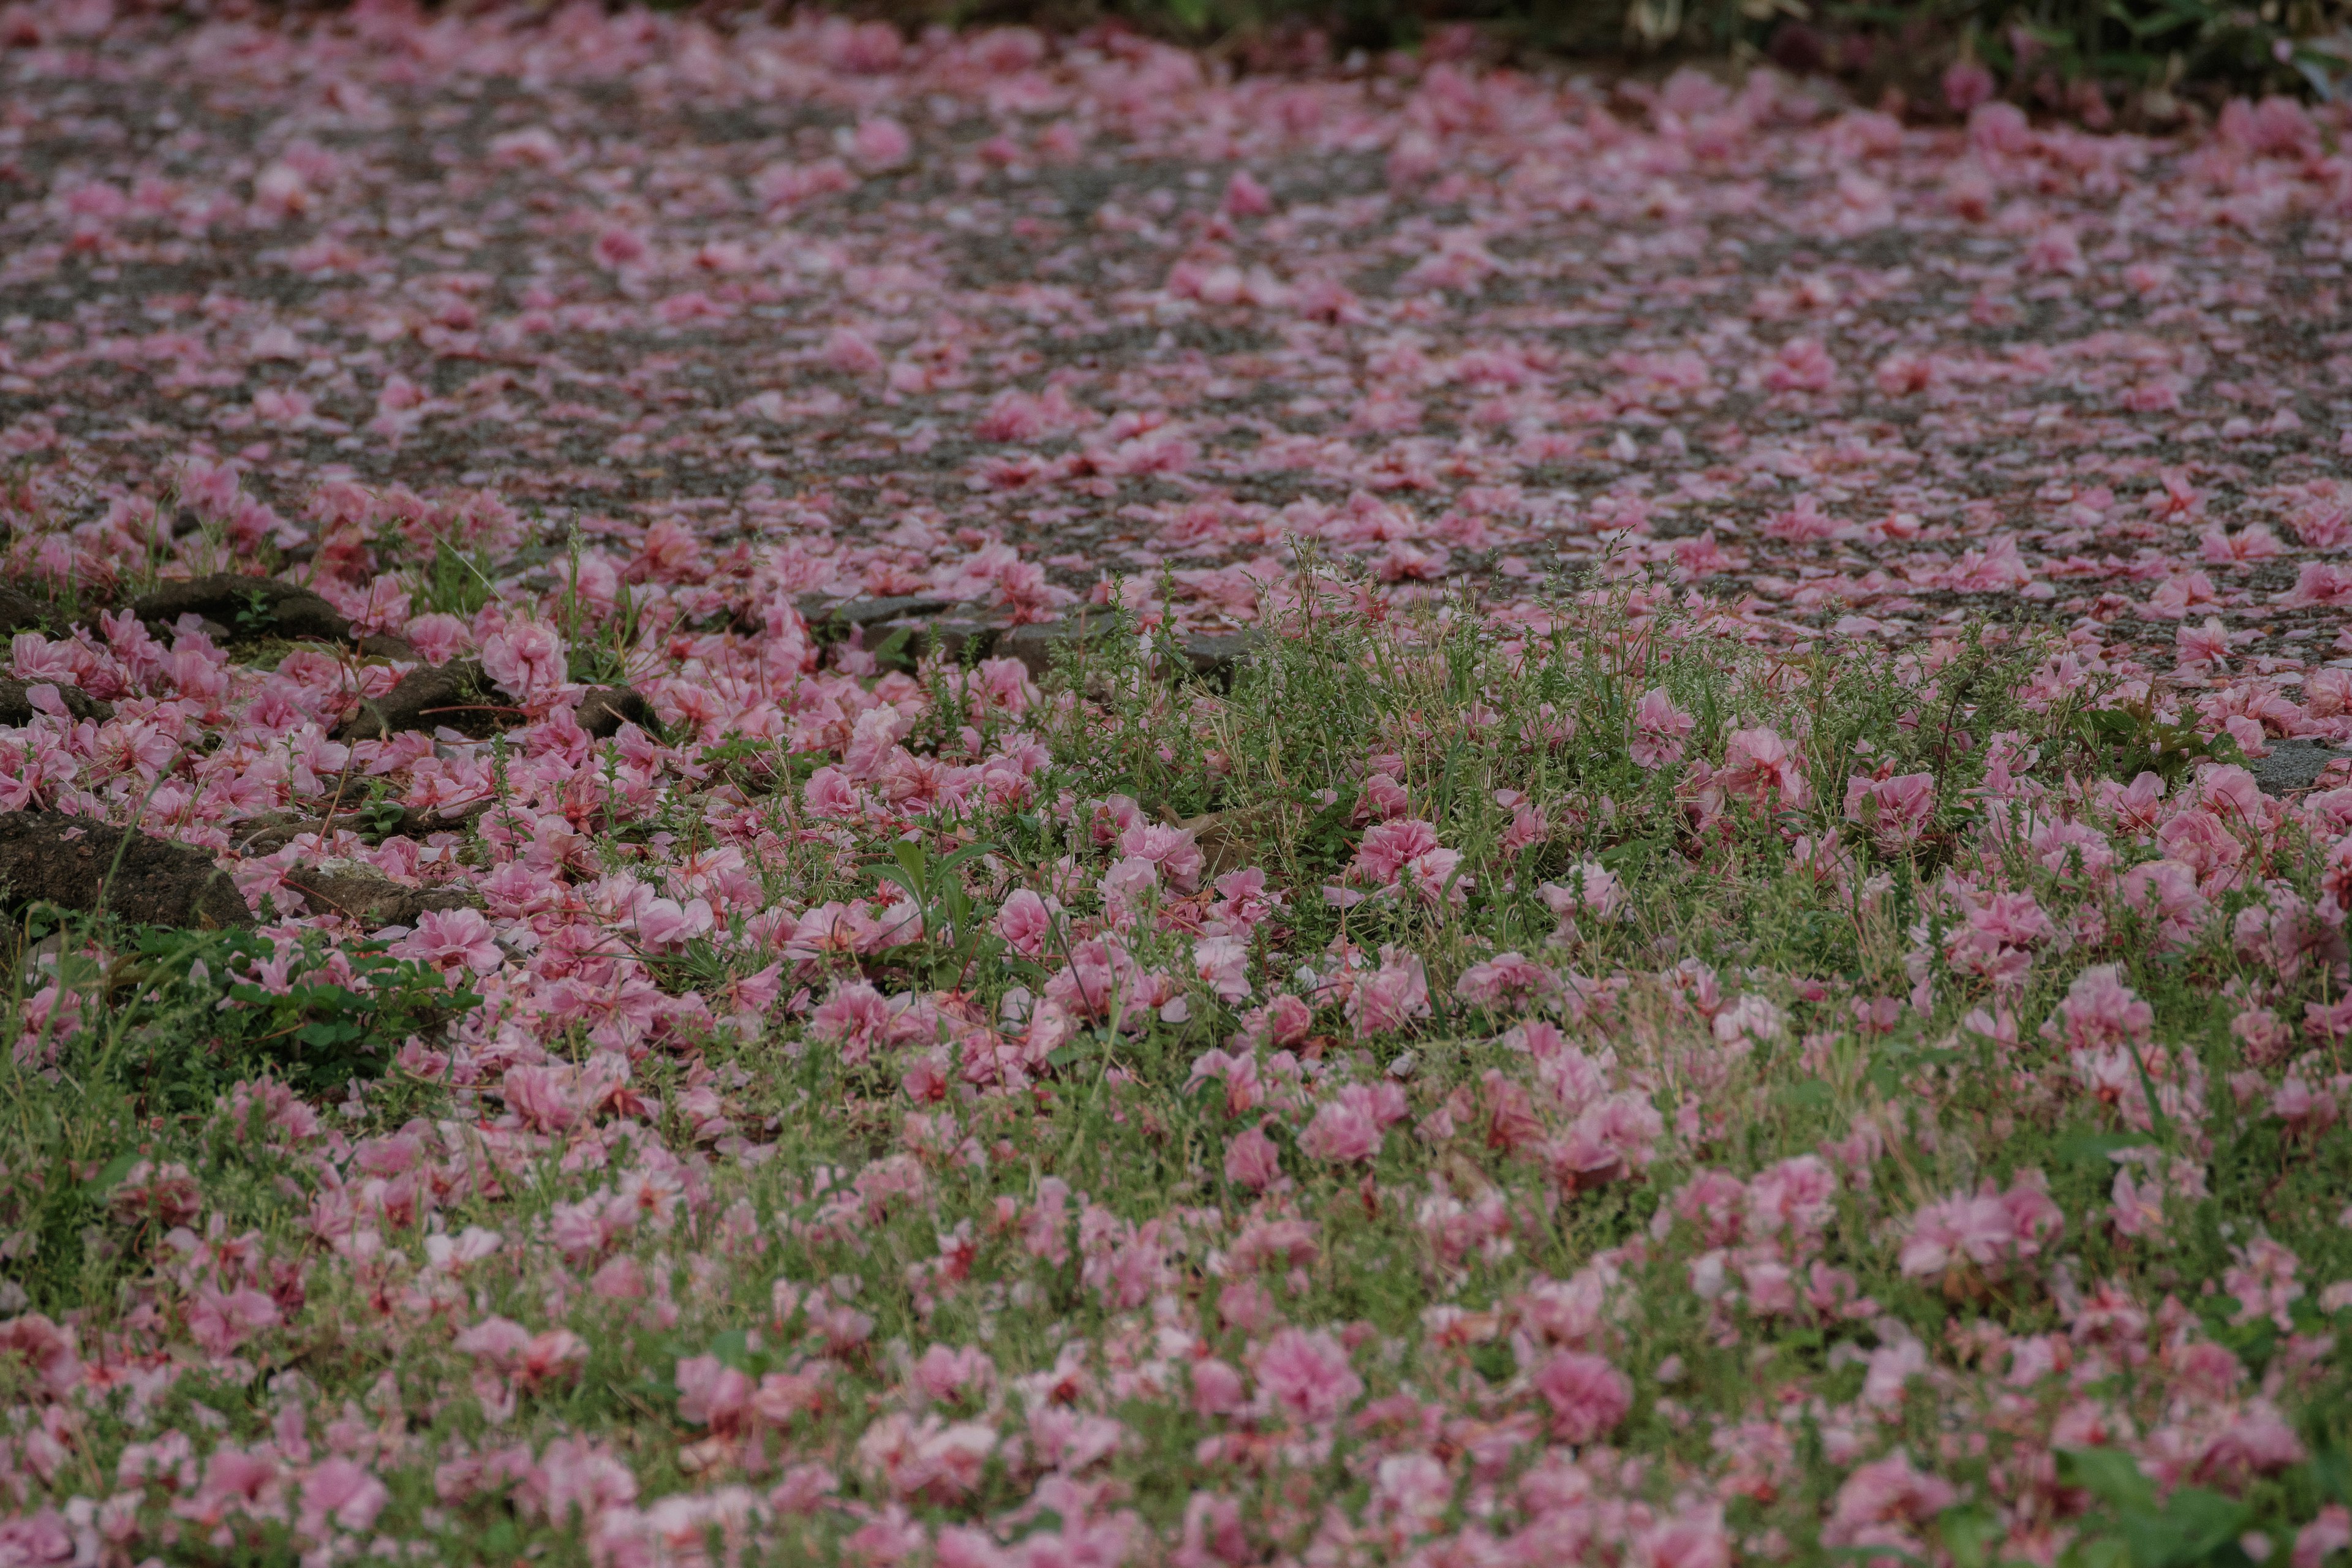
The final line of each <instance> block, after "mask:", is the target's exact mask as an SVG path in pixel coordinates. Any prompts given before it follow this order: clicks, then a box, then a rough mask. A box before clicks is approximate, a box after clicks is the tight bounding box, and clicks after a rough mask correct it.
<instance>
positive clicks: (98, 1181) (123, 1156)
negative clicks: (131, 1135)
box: [89, 1149, 139, 1197]
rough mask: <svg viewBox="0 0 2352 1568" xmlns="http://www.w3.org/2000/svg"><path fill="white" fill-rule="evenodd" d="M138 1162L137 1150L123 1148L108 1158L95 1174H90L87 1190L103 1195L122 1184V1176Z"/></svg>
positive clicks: (129, 1171) (128, 1172)
mask: <svg viewBox="0 0 2352 1568" xmlns="http://www.w3.org/2000/svg"><path fill="white" fill-rule="evenodd" d="M137 1163H139V1151H137V1150H136V1149H125V1150H124V1151H123V1152H121V1153H120V1154H117V1155H116V1156H115V1157H114V1158H113V1159H111V1160H109V1161H108V1162H107V1163H106V1167H105V1169H103V1170H101V1171H100V1172H99V1173H98V1174H97V1175H95V1176H92V1177H91V1178H90V1179H89V1190H90V1191H91V1192H93V1193H96V1194H99V1195H100V1197H103V1196H105V1195H106V1194H109V1193H110V1192H112V1191H114V1189H115V1188H116V1187H118V1186H121V1184H122V1178H123V1177H125V1176H127V1175H129V1174H130V1173H131V1166H133V1165H135V1164H137Z"/></svg>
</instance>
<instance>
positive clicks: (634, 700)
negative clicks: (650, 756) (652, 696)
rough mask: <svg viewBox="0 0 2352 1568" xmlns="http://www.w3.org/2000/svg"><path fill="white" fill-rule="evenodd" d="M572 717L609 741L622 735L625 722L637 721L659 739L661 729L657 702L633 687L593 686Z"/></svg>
mask: <svg viewBox="0 0 2352 1568" xmlns="http://www.w3.org/2000/svg"><path fill="white" fill-rule="evenodd" d="M572 717H573V718H574V719H575V720H577V721H578V722H579V725H580V727H581V728H582V729H583V730H585V731H588V732H589V733H590V734H592V735H593V736H595V737H596V738H597V739H598V740H600V741H609V740H611V739H612V738H613V737H614V736H615V735H617V734H619V733H620V732H621V726H622V725H624V724H635V726H636V727H637V728H638V729H640V730H643V731H645V732H646V734H648V735H652V736H655V737H656V738H658V737H659V736H660V735H661V732H662V726H661V720H660V719H659V718H657V717H656V715H655V713H654V705H653V704H652V703H650V702H648V701H646V700H645V697H644V695H643V694H642V693H640V692H639V691H638V690H637V689H636V688H635V687H633V686H592V687H590V688H589V689H588V693H587V695H586V696H584V697H583V698H581V699H580V707H579V709H578V710H576V711H575V712H574V713H573V714H572Z"/></svg>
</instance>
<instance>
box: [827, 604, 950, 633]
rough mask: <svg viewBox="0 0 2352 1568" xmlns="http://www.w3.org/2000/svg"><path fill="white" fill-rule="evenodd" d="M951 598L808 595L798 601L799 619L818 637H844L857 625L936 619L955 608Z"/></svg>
mask: <svg viewBox="0 0 2352 1568" xmlns="http://www.w3.org/2000/svg"><path fill="white" fill-rule="evenodd" d="M954 606H955V601H954V600H953V599H942V598H940V597H939V596H938V595H934V594H896V595H886V596H884V597H881V598H874V599H827V598H825V597H824V595H809V596H808V597H807V598H804V599H802V600H800V601H798V603H797V604H796V605H795V606H794V607H795V608H797V609H798V610H799V611H800V613H801V617H802V618H803V620H805V621H807V622H808V624H809V626H810V627H811V628H812V629H814V631H816V632H818V633H819V634H820V635H824V634H827V633H829V634H831V635H833V636H835V637H844V636H846V635H847V634H848V633H850V632H851V631H853V630H855V629H856V628H857V627H859V626H878V625H880V624H881V623H883V622H885V621H897V620H904V619H905V618H907V617H908V616H936V615H939V614H940V613H942V612H943V611H946V610H950V609H952V608H954Z"/></svg>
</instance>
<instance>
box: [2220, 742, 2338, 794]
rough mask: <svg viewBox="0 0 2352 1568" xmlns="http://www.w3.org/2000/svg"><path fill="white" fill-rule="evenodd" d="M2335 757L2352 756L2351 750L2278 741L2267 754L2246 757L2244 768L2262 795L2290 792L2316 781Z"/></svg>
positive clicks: (2306, 786)
mask: <svg viewBox="0 0 2352 1568" xmlns="http://www.w3.org/2000/svg"><path fill="white" fill-rule="evenodd" d="M2338 757H2352V752H2346V751H2339V750H2337V749H2336V747H2334V746H2330V745H2326V744H2324V743H2322V742H2318V741H2281V742H2278V743H2277V744H2276V745H2274V746H2273V747H2272V748H2271V750H2270V754H2269V755H2268V756H2263V757H2252V758H2249V759H2248V760H2247V763H2246V771H2247V772H2248V773H2252V774H2253V775H2254V783H2255V784H2259V785H2261V786H2262V791H2263V794H2264V795H2290V794H2294V793H2295V792H2297V791H2300V790H2307V789H2309V788H2310V787H2311V786H2312V785H2314V784H2317V783H2318V782H2319V775H2320V774H2321V773H2325V772H2326V770H2327V764H2328V763H2332V762H2334V761H2336V759H2337V758H2338Z"/></svg>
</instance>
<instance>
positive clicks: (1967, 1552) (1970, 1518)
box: [1937, 1503, 2007, 1568]
mask: <svg viewBox="0 0 2352 1568" xmlns="http://www.w3.org/2000/svg"><path fill="white" fill-rule="evenodd" d="M1937 1531H1939V1532H1940V1533H1941V1534H1942V1536H1943V1541H1944V1550H1945V1551H1947V1552H1950V1553H1951V1554H1952V1563H1953V1568H1990V1565H1991V1563H1992V1549H1993V1546H1994V1544H1995V1543H1996V1542H1999V1541H2000V1539H2001V1537H2002V1536H2003V1535H2004V1534H2006V1533H2007V1531H2003V1530H2002V1529H2001V1525H2000V1517H1999V1516H1998V1515H1997V1514H1995V1513H1994V1512H1993V1511H1992V1510H1990V1509H1989V1508H1986V1507H1985V1506H1984V1505H1982V1504H1981V1503H1965V1504H1962V1505H1960V1506H1959V1507H1957V1508H1948V1509H1946V1510H1944V1511H1943V1513H1942V1515H1941V1516H1940V1517H1939V1518H1938V1520H1937Z"/></svg>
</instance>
